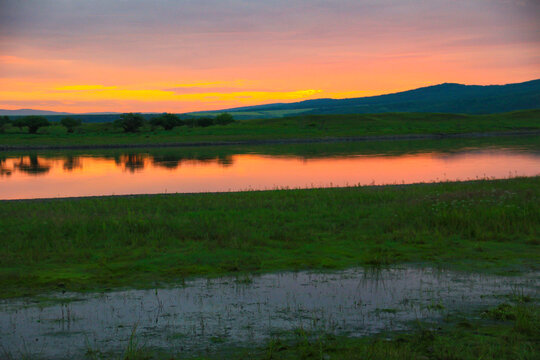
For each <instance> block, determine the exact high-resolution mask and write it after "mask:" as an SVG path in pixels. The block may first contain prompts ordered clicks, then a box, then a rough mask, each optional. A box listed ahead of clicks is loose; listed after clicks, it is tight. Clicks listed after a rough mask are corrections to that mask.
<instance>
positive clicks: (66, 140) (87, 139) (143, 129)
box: [0, 110, 540, 146]
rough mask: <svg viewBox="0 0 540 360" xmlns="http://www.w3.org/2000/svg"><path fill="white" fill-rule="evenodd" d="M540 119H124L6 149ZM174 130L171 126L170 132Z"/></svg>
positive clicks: (530, 113)
mask: <svg viewBox="0 0 540 360" xmlns="http://www.w3.org/2000/svg"><path fill="white" fill-rule="evenodd" d="M539 116H540V110H527V111H518V112H513V113H506V114H493V115H462V114H426V113H416V114H415V113H394V114H391V113H387V114H349V115H299V116H293V117H285V118H278V119H262V120H246V121H234V122H232V123H228V124H226V125H225V124H224V122H223V120H219V119H214V118H211V117H202V118H186V119H183V120H182V121H183V123H184V124H185V125H186V126H176V127H173V128H171V129H170V130H165V128H163V129H161V127H162V126H163V125H159V128H157V127H156V126H157V123H158V122H159V123H161V122H162V120H156V122H154V123H153V125H152V124H151V123H148V122H146V121H144V118H143V116H142V115H140V114H124V115H122V120H121V121H119V122H117V124H118V125H120V126H119V127H115V126H113V123H110V122H109V123H83V124H82V125H81V126H80V128H79V129H78V131H77V133H76V134H69V136H68V135H66V133H65V130H64V128H63V127H61V126H59V125H60V124H58V123H53V124H52V126H50V127H49V128H47V129H43V130H42V131H40V133H42V134H41V135H40V136H39V137H35V136H29V135H28V134H24V133H22V131H21V130H17V129H16V128H13V127H11V128H9V129H7V131H6V132H5V133H4V134H0V144H2V145H18V146H21V145H64V146H69V145H104V146H106V145H110V144H120V145H121V144H162V143H181V142H201V141H204V142H213V141H246V140H247V141H260V140H276V139H306V138H328V137H331V138H340V137H351V136H378V135H404V134H437V135H440V134H456V133H470V132H478V133H489V132H507V131H516V130H520V131H539V130H540V120H539V119H540V117H539ZM172 118H173V117H172V116H170V114H169V115H167V119H172ZM220 119H221V118H220ZM151 121H152V120H151ZM220 121H222V122H220ZM17 122H18V120H15V124H14V126H15V127H16V126H19V125H17V124H18V123H17ZM129 124H133V126H132V125H129ZM216 124H222V125H216ZM170 126H171V125H167V127H170ZM22 127H24V125H22Z"/></svg>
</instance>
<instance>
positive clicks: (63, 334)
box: [0, 267, 540, 359]
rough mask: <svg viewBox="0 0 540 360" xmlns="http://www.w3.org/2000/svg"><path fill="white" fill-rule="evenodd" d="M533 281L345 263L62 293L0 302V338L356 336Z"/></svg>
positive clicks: (44, 347) (48, 351)
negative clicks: (326, 268) (48, 298)
mask: <svg viewBox="0 0 540 360" xmlns="http://www.w3.org/2000/svg"><path fill="white" fill-rule="evenodd" d="M539 278H540V273H534V274H528V275H526V276H522V277H502V276H488V275H479V274H467V273H458V272H451V271H439V270H434V269H429V268H427V269H426V268H424V269H421V268H414V267H403V268H392V269H386V270H380V271H368V270H363V269H351V270H347V271H341V272H334V273H322V274H321V273H314V272H297V273H292V272H286V273H278V274H266V275H261V276H253V277H239V278H234V277H225V278H219V279H210V280H208V279H194V280H190V281H187V282H186V283H185V285H183V286H181V287H173V288H164V289H153V290H129V291H115V292H109V293H105V294H85V295H81V294H69V293H66V294H58V295H56V300H55V301H53V302H42V303H40V304H36V303H35V302H32V300H31V299H25V300H20V299H16V300H7V301H6V300H5V301H1V302H0V339H1V340H0V344H1V346H2V347H1V348H3V350H4V352H7V353H11V354H12V355H13V356H14V357H17V356H21V355H33V356H40V357H43V358H66V359H67V358H73V357H82V356H84V354H85V353H86V352H87V350H88V349H89V348H92V349H96V350H100V351H102V352H108V351H111V352H121V351H123V350H124V349H125V348H126V346H127V343H128V340H129V338H130V335H131V333H132V331H133V329H134V327H136V339H137V341H138V343H139V344H141V345H142V344H144V345H145V346H148V347H151V348H158V349H163V350H167V351H170V352H173V353H175V352H176V353H181V354H183V355H186V354H187V355H198V354H199V355H204V354H205V353H207V352H215V351H219V350H220V349H226V348H230V347H232V346H252V345H253V344H256V343H260V344H262V343H264V342H265V341H267V340H268V339H269V337H271V336H273V335H276V334H279V333H280V332H283V331H287V330H291V329H295V328H299V327H301V328H303V329H305V330H308V331H326V332H331V333H336V334H348V335H352V336H362V335H369V334H373V333H378V332H381V331H385V330H400V329H406V328H408V327H409V326H410V325H411V322H412V321H414V320H417V319H418V320H435V321H436V320H438V319H441V318H442V317H443V316H445V315H446V314H448V313H453V312H454V313H455V312H460V311H473V310H474V309H477V308H479V307H484V306H487V305H495V304H498V303H500V302H501V299H500V298H496V297H495V296H493V295H506V294H509V293H512V292H516V291H519V292H525V293H529V294H530V293H532V294H533V295H537V294H538V292H539V290H540V285H539V284H540V283H539V282H538V279H539ZM486 295H488V296H486ZM1 348H0V349H1Z"/></svg>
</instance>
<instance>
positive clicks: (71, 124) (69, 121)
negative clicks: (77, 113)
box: [60, 116, 81, 133]
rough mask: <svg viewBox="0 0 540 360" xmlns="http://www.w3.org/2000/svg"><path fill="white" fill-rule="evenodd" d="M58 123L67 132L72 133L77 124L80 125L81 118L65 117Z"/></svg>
mask: <svg viewBox="0 0 540 360" xmlns="http://www.w3.org/2000/svg"><path fill="white" fill-rule="evenodd" d="M60 124H61V125H62V126H63V127H65V128H66V129H67V132H68V133H72V132H73V130H74V129H75V128H76V127H77V126H81V119H75V118H72V117H69V116H68V117H65V118H62V120H60Z"/></svg>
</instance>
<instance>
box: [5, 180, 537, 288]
mask: <svg viewBox="0 0 540 360" xmlns="http://www.w3.org/2000/svg"><path fill="white" fill-rule="evenodd" d="M539 198H540V177H536V178H517V179H511V180H497V181H476V182H468V183H440V184H420V185H408V186H387V187H360V188H358V187H351V188H341V189H311V190H287V191H265V192H241V193H222V194H197V195H151V196H139V197H109V198H88V199H68V200H46V201H18V202H0V246H1V247H2V252H1V254H0V293H1V294H2V295H1V296H2V297H11V296H18V295H24V294H35V293H39V292H43V291H48V290H59V289H68V290H93V289H104V288H112V287H123V286H135V287H144V286H154V285H156V284H157V283H162V282H173V281H178V280H181V279H183V278H185V277H188V276H194V275H209V276H214V275H222V274H230V273H237V272H263V271H278V270H291V269H334V268H345V267H350V266H357V265H368V266H381V265H387V264H392V263H400V262H422V263H425V264H428V265H434V266H444V267H453V268H458V269H464V270H472V271H490V272H513V271H521V270H530V269H537V268H538V258H537V253H538V245H539V242H538V239H539V238H540V201H539Z"/></svg>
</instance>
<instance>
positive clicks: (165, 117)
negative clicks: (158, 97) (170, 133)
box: [150, 113, 185, 130]
mask: <svg viewBox="0 0 540 360" xmlns="http://www.w3.org/2000/svg"><path fill="white" fill-rule="evenodd" d="M150 124H152V126H162V127H163V128H164V129H165V130H172V129H173V128H174V127H175V126H182V125H185V123H184V121H182V120H181V119H180V118H179V117H178V116H177V115H175V114H168V113H165V114H162V115H159V116H157V117H155V118H153V119H152V120H150Z"/></svg>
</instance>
